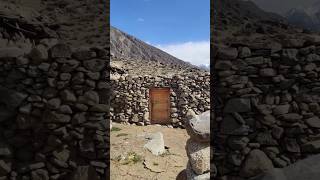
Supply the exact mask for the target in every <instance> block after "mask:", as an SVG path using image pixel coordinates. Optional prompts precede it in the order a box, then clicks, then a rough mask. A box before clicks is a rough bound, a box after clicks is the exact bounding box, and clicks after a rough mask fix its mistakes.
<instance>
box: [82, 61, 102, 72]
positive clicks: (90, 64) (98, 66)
mask: <svg viewBox="0 0 320 180" xmlns="http://www.w3.org/2000/svg"><path fill="white" fill-rule="evenodd" d="M83 66H84V67H85V68H86V69H88V70H90V71H92V72H99V71H101V70H103V69H104V68H106V61H104V60H101V59H91V60H86V61H84V62H83Z"/></svg>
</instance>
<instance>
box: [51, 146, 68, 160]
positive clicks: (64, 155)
mask: <svg viewBox="0 0 320 180" xmlns="http://www.w3.org/2000/svg"><path fill="white" fill-rule="evenodd" d="M52 154H53V156H54V157H55V158H56V159H58V160H60V161H63V162H67V161H68V159H69V157H70V151H69V150H68V149H62V150H55V151H53V153H52Z"/></svg>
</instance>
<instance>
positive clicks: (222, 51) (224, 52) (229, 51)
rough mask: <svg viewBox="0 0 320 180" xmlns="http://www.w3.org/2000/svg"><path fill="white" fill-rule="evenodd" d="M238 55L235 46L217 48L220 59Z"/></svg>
mask: <svg viewBox="0 0 320 180" xmlns="http://www.w3.org/2000/svg"><path fill="white" fill-rule="evenodd" d="M237 56H238V50H237V49H236V48H227V47H221V48H219V49H218V57H219V58H220V59H226V60H232V59H236V58H237Z"/></svg>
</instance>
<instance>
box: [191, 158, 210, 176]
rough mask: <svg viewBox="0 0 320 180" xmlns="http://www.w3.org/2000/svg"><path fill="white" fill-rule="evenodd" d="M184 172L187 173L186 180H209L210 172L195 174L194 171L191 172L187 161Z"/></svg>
mask: <svg viewBox="0 0 320 180" xmlns="http://www.w3.org/2000/svg"><path fill="white" fill-rule="evenodd" d="M186 174H187V180H210V172H208V173H205V174H201V175H197V174H196V173H194V172H193V170H192V168H191V165H190V163H189V162H188V165H187V169H186Z"/></svg>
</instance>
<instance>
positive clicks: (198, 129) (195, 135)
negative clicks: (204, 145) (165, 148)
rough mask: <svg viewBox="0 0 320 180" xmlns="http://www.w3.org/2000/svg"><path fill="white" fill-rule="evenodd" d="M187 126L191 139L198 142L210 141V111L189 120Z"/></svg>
mask: <svg viewBox="0 0 320 180" xmlns="http://www.w3.org/2000/svg"><path fill="white" fill-rule="evenodd" d="M185 126H186V130H187V133H188V134H189V136H190V137H191V139H194V140H196V141H198V142H209V141H210V111H206V112H204V113H202V114H200V115H197V116H194V117H193V118H192V119H189V120H187V121H186V123H185Z"/></svg>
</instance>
